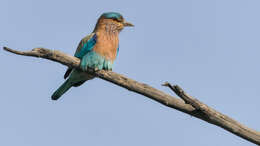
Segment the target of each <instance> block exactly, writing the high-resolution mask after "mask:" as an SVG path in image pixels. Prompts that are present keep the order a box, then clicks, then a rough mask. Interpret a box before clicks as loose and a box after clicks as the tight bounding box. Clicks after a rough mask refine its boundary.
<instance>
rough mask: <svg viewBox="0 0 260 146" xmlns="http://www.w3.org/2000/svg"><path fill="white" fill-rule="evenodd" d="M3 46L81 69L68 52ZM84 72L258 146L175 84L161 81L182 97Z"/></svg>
mask: <svg viewBox="0 0 260 146" xmlns="http://www.w3.org/2000/svg"><path fill="white" fill-rule="evenodd" d="M3 49H4V50H6V51H9V52H12V53H14V54H18V55H24V56H33V57H40V58H45V59H49V60H52V61H55V62H59V63H61V64H63V65H66V66H69V67H71V68H77V69H80V68H79V64H80V60H79V59H78V58H76V57H73V56H70V55H67V54H65V53H62V52H60V51H56V50H49V49H45V48H35V49H33V50H31V51H26V52H23V51H17V50H13V49H10V48H7V47H4V48H3ZM86 73H88V74H92V75H94V76H96V77H98V78H101V79H104V80H106V81H109V82H111V83H114V84H116V85H118V86H121V87H123V88H126V89H128V90H130V91H133V92H136V93H138V94H141V95H144V96H145V97H148V98H150V99H152V100H155V101H157V102H159V103H161V104H163V105H165V106H168V107H170V108H173V109H176V110H178V111H181V112H184V113H186V114H189V115H191V116H194V117H197V118H199V119H201V120H204V121H206V122H208V123H211V124H214V125H216V126H219V127H222V128H224V129H225V130H227V131H229V132H231V133H233V134H235V135H237V136H239V137H241V138H243V139H246V140H248V141H250V142H252V143H255V144H257V145H260V132H258V131H256V130H253V129H250V128H248V127H246V126H244V125H242V124H240V123H239V122H237V121H235V120H233V119H232V118H230V117H228V116H226V115H224V114H222V113H220V112H218V111H216V110H214V109H213V108H211V107H209V106H207V105H206V104H204V103H202V102H200V101H199V100H198V99H195V98H193V97H191V96H190V95H188V94H187V93H185V92H184V91H183V90H182V89H181V88H180V87H179V86H177V85H175V86H172V85H171V84H169V83H167V82H166V83H165V84H163V86H167V87H169V88H171V89H172V91H174V92H175V93H176V94H177V95H178V96H179V97H180V98H181V99H178V98H176V97H173V96H170V95H169V94H166V93H164V92H162V91H160V90H158V89H155V88H153V87H151V86H149V85H147V84H144V83H140V82H137V81H135V80H132V79H130V78H127V77H125V76H123V75H120V74H118V73H115V72H112V71H105V70H99V71H94V70H88V71H86Z"/></svg>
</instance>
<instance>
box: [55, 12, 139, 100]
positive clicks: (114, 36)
mask: <svg viewBox="0 0 260 146" xmlns="http://www.w3.org/2000/svg"><path fill="white" fill-rule="evenodd" d="M127 26H129V27H132V26H134V25H133V24H131V23H129V22H127V21H125V19H124V18H123V16H122V15H121V14H120V13H116V12H107V13H103V14H102V15H101V16H100V17H99V19H98V21H97V23H96V26H95V28H94V30H93V32H92V33H91V34H89V35H87V36H86V37H84V38H83V39H82V40H81V41H80V43H79V45H78V47H77V50H76V52H75V54H74V56H75V57H77V58H79V59H80V68H81V69H82V70H83V71H86V70H87V69H88V68H92V69H95V70H102V69H104V70H112V66H113V63H114V61H115V59H116V57H117V54H118V51H119V33H120V32H121V30H123V28H124V27H127ZM83 71H81V70H79V69H74V68H68V69H67V71H66V73H65V74H64V79H66V78H67V80H66V81H65V82H64V83H63V84H62V85H61V86H60V87H59V88H58V89H57V90H56V91H55V92H54V93H53V95H52V96H51V99H52V100H57V99H59V98H60V97H61V96H62V95H63V94H64V93H65V92H66V91H68V90H69V89H70V88H71V87H78V86H80V85H82V84H83V83H84V82H85V81H87V80H91V79H93V78H94V76H92V75H90V74H86V73H84V72H83Z"/></svg>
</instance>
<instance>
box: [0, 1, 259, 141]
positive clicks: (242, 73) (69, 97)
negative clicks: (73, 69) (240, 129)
mask: <svg viewBox="0 0 260 146" xmlns="http://www.w3.org/2000/svg"><path fill="white" fill-rule="evenodd" d="M0 5H1V9H0V20H1V23H0V45H1V47H2V46H8V47H11V48H15V49H20V50H29V49H32V48H34V47H45V48H49V49H57V50H60V51H63V52H66V53H69V54H73V53H74V51H75V48H76V47H77V45H78V42H79V41H80V39H81V38H83V37H84V36H85V35H87V34H88V33H90V32H92V30H93V28H94V25H95V23H96V20H97V18H98V17H99V16H100V15H101V14H102V13H103V12H107V11H116V12H120V13H122V14H123V16H124V17H125V18H126V19H127V20H128V21H130V22H132V23H133V24H135V27H134V28H126V29H125V30H123V32H122V33H121V34H120V52H119V55H118V58H117V61H116V64H115V66H114V71H115V72H117V73H121V74H123V75H125V76H128V77H130V78H133V79H136V80H138V81H141V82H144V83H148V84H150V85H152V86H153V87H156V88H158V89H160V90H163V91H165V92H167V93H169V94H172V95H174V94H173V93H172V92H171V91H170V90H169V89H167V88H165V87H162V86H161V84H162V83H163V82H164V81H169V82H171V83H173V84H178V85H180V86H181V87H182V88H184V89H185V90H186V92H188V93H189V94H190V95H192V96H194V97H196V98H198V99H199V100H201V101H203V102H204V103H206V104H208V105H210V106H212V107H213V108H215V109H216V110H218V111H220V112H222V113H224V114H227V115H229V116H231V117H232V118H234V119H236V120H238V121H239V122H241V123H243V124H245V125H247V126H249V127H251V128H253V129H256V130H258V131H260V125H259V123H260V117H259V111H260V106H259V105H260V92H259V91H260V77H259V74H260V67H259V62H260V58H259V55H260V49H259V48H260V19H259V13H260V9H259V5H260V1H259V0H168V1H166V0H159V1H141V0H130V1H122V0H102V1H98V0H92V1H88V0H73V1H72V0H71V1H69V0H67V1H64V0H60V1H58V0H56V1H55V0H42V1H37V0H1V1H0ZM0 52H1V53H0V58H1V61H0V66H1V76H0V81H1V83H0V89H1V95H0V97H1V98H0V116H1V119H0V129H1V130H0V139H1V140H0V145H2V146H15V145H19V146H36V145H37V146H59V145H61V146H72V145H75V146H86V145H90V146H104V145H106V146H133V145H134V146H146V145H149V146H158V145H162V146H172V145H200V146H209V145H210V146H222V145H227V146H247V145H248V146H250V145H253V144H251V143H249V142H247V141H245V140H243V139H241V138H239V137H237V136H234V135H233V134H231V133H229V132H227V131H225V130H223V129H221V128H219V127H216V126H213V125H211V124H208V123H206V122H204V121H201V120H198V119H196V118H194V117H191V116H189V115H186V114H184V113H181V112H178V111H176V110H173V109H170V108H168V107H165V106H163V105H161V104H159V103H157V102H155V101H152V100H150V99H148V98H145V97H143V96H141V95H138V94H135V93H132V92H129V91H127V90H125V89H123V88H120V87H118V86H116V85H113V84H111V83H108V82H106V81H103V80H100V79H94V80H91V81H89V82H86V83H85V84H84V85H82V86H80V87H79V88H72V89H71V90H70V91H69V92H67V93H66V94H65V95H63V96H62V98H61V100H58V101H51V99H50V96H51V95H52V93H53V92H54V91H55V90H56V89H57V88H58V86H60V84H62V82H63V81H64V79H63V74H64V72H65V70H66V66H63V65H61V64H58V63H54V62H51V61H48V60H44V59H38V58H30V57H23V56H17V55H14V54H10V53H8V52H5V51H3V50H1V51H0Z"/></svg>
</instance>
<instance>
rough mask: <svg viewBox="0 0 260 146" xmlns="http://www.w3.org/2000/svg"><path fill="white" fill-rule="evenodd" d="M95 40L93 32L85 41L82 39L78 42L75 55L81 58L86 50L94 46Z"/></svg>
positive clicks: (88, 50) (95, 36) (90, 49)
mask: <svg viewBox="0 0 260 146" xmlns="http://www.w3.org/2000/svg"><path fill="white" fill-rule="evenodd" d="M96 42H97V35H96V34H94V35H93V36H92V37H91V38H89V39H88V40H87V41H86V42H85V41H84V40H82V42H81V43H82V44H80V45H81V46H80V48H79V49H78V50H77V51H76V53H75V55H74V56H75V57H77V58H79V59H82V57H83V56H84V55H86V54H87V53H88V52H90V51H92V49H93V47H94V46H95V44H96Z"/></svg>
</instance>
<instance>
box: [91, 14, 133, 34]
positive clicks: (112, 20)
mask: <svg viewBox="0 0 260 146" xmlns="http://www.w3.org/2000/svg"><path fill="white" fill-rule="evenodd" d="M99 25H104V26H111V28H112V29H115V30H118V31H121V30H122V29H123V28H124V27H133V26H134V25H133V24H132V23H130V22H127V21H126V20H125V19H124V17H123V16H122V15H121V14H120V13H116V12H107V13H103V14H102V15H101V16H100V17H99V19H98V22H97V25H96V28H97V27H98V26H99Z"/></svg>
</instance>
